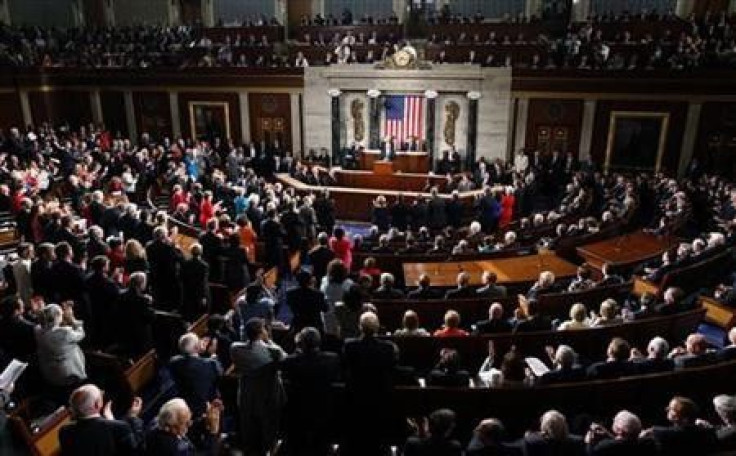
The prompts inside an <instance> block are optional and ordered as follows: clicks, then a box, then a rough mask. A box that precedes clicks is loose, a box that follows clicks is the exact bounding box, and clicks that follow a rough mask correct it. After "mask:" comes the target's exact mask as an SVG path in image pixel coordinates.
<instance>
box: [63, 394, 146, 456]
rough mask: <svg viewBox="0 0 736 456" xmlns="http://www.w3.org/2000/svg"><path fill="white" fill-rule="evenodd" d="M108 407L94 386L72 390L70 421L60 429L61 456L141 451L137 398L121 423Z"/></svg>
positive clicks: (123, 453) (100, 455) (140, 424)
mask: <svg viewBox="0 0 736 456" xmlns="http://www.w3.org/2000/svg"><path fill="white" fill-rule="evenodd" d="M110 404H111V403H110V402H108V403H107V404H104V402H103V398H102V391H100V389H99V388H98V387H96V386H95V385H92V384H88V385H84V386H81V387H79V388H77V389H76V390H74V392H73V393H72V394H71V397H70V398H69V406H70V407H71V412H72V416H73V421H72V422H70V423H69V424H66V425H64V426H63V427H62V428H61V429H60V430H59V446H60V447H61V455H62V456H76V455H82V454H83V455H89V456H108V455H133V454H139V452H140V451H141V450H142V448H143V421H142V420H141V419H140V418H138V414H139V413H140V411H141V405H142V402H141V400H140V398H135V399H134V400H133V404H132V406H131V407H130V410H129V411H128V414H127V415H126V417H125V418H124V419H123V420H116V419H115V417H113V415H112V411H111V408H110Z"/></svg>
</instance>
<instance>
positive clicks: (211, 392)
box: [169, 355, 222, 417]
mask: <svg viewBox="0 0 736 456" xmlns="http://www.w3.org/2000/svg"><path fill="white" fill-rule="evenodd" d="M169 370H170V371H171V377H172V378H173V379H174V383H175V384H176V389H177V390H178V392H179V396H181V398H182V399H184V400H185V401H186V403H187V405H188V406H189V408H190V409H191V410H192V416H193V417H198V416H201V415H202V414H203V413H204V412H206V411H207V402H209V401H212V400H213V399H215V398H217V381H218V378H219V377H220V375H221V374H222V366H220V362H219V361H217V360H216V359H212V358H201V357H199V356H189V355H177V356H174V357H173V358H172V359H171V362H170V363H169Z"/></svg>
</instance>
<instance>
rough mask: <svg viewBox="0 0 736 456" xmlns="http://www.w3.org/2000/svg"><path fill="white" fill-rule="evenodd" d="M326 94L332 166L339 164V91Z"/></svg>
mask: <svg viewBox="0 0 736 456" xmlns="http://www.w3.org/2000/svg"><path fill="white" fill-rule="evenodd" d="M328 94H329V95H330V98H331V99H332V100H331V104H330V126H331V128H332V130H331V131H332V136H331V139H332V142H331V144H332V152H331V154H330V156H331V157H332V164H336V163H339V162H340V160H339V159H338V157H339V153H340V95H341V94H342V92H340V90H339V89H331V90H330V91H329V92H328Z"/></svg>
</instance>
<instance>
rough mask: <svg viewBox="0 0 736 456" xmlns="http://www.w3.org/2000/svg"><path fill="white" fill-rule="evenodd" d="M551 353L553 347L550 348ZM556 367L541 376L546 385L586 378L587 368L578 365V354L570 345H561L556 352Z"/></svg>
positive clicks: (554, 358) (541, 380)
mask: <svg viewBox="0 0 736 456" xmlns="http://www.w3.org/2000/svg"><path fill="white" fill-rule="evenodd" d="M548 350H550V351H549V353H550V354H551V353H552V352H551V347H550V348H549V349H548ZM553 360H554V364H555V365H554V369H552V370H550V371H549V372H547V373H545V374H544V375H542V376H541V377H539V382H540V383H541V384H545V385H551V384H554V383H570V382H579V381H582V380H585V369H583V368H582V367H580V366H579V365H577V364H576V363H577V354H576V353H575V351H574V350H573V349H572V348H571V347H570V346H568V345H560V346H559V347H557V350H555V352H554V357H553Z"/></svg>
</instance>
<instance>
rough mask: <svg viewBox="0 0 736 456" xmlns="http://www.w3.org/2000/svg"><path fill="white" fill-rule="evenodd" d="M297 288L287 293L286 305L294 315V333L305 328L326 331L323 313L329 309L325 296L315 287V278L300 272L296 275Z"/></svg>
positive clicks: (292, 328) (292, 323) (292, 325)
mask: <svg viewBox="0 0 736 456" xmlns="http://www.w3.org/2000/svg"><path fill="white" fill-rule="evenodd" d="M296 280H297V284H298V285H297V286H296V287H294V288H291V289H290V290H288V291H287V292H286V305H287V306H289V309H291V312H292V314H293V315H294V316H293V318H292V320H291V330H292V332H295V333H296V332H299V331H301V330H302V329H303V328H306V327H313V328H317V330H319V332H320V333H322V332H323V331H324V324H323V322H322V312H327V311H328V310H329V308H328V307H327V303H326V302H325V295H324V294H323V293H322V292H321V291H319V290H315V289H314V287H313V284H314V278H313V277H312V274H310V273H309V272H307V271H299V272H298V273H297V275H296Z"/></svg>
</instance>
